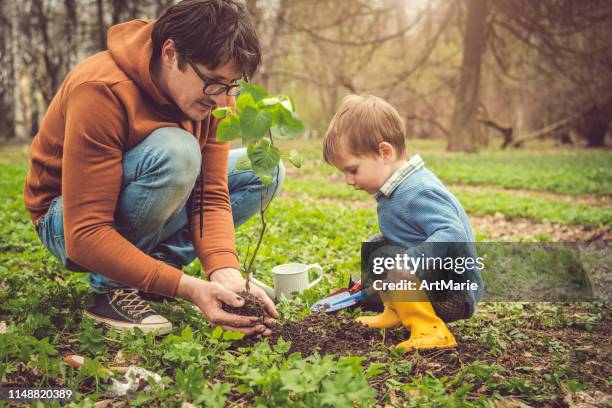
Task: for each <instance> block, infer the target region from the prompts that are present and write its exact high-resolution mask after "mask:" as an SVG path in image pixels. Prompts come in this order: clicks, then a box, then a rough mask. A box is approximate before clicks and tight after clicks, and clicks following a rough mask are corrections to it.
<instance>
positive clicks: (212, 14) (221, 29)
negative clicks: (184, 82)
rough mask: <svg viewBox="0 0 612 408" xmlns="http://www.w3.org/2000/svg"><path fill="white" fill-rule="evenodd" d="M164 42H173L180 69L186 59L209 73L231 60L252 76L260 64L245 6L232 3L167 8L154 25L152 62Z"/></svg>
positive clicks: (190, 1)
mask: <svg viewBox="0 0 612 408" xmlns="http://www.w3.org/2000/svg"><path fill="white" fill-rule="evenodd" d="M167 39H172V40H174V45H175V49H176V52H177V53H178V63H179V68H180V69H181V70H182V69H183V68H184V66H185V64H186V62H187V61H186V58H190V59H191V60H192V61H193V62H194V63H200V64H204V66H205V67H206V68H208V69H210V70H214V69H217V68H219V67H221V66H223V65H225V64H226V63H227V62H229V60H230V59H234V61H235V62H236V65H237V66H238V68H239V69H240V71H241V72H242V73H243V74H244V75H246V76H248V77H252V76H253V74H254V73H255V71H256V70H257V67H258V66H259V64H260V63H261V50H260V48H259V39H258V38H257V33H256V32H255V27H253V23H252V22H251V19H250V17H249V14H248V11H247V9H246V7H245V6H244V5H243V4H240V3H238V2H236V1H235V0H184V1H181V2H180V3H178V4H176V5H174V6H172V7H170V8H168V9H167V10H166V11H165V12H164V13H163V14H162V15H161V17H159V18H158V19H157V21H156V22H155V25H154V26H153V32H152V33H151V40H152V42H153V56H152V58H153V59H156V58H158V57H159V56H160V55H161V50H162V47H163V45H164V43H165V42H166V40H167Z"/></svg>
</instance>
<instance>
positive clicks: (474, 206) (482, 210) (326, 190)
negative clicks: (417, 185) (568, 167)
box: [283, 178, 612, 227]
mask: <svg viewBox="0 0 612 408" xmlns="http://www.w3.org/2000/svg"><path fill="white" fill-rule="evenodd" d="M450 190H451V192H452V193H453V194H455V196H456V197H457V198H458V199H459V201H460V202H461V204H462V205H463V207H464V208H465V210H466V211H467V212H468V213H469V214H475V215H487V214H496V213H501V214H504V215H505V216H507V217H509V218H527V219H530V220H533V221H537V222H554V223H559V224H568V225H572V224H573V225H592V226H598V225H603V226H606V227H611V226H612V208H606V207H601V208H600V207H591V206H588V205H586V204H581V203H574V202H567V201H559V200H553V199H548V198H541V197H532V196H524V195H517V194H514V193H511V192H502V191H491V190H487V189H486V188H483V190H482V191H473V190H469V189H466V188H462V187H457V186H452V187H451V188H450ZM283 191H285V192H287V193H290V194H299V195H304V196H308V197H311V198H312V199H316V198H330V199H337V200H370V201H373V200H374V198H373V197H371V196H369V195H368V194H367V193H365V192H363V191H358V190H355V189H354V188H352V187H350V186H348V185H345V184H342V183H338V182H336V183H333V182H329V181H326V180H325V179H324V178H317V179H298V178H293V179H289V180H288V181H287V183H286V184H285V185H284V187H283ZM373 205H375V204H373Z"/></svg>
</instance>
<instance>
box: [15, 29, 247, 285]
mask: <svg viewBox="0 0 612 408" xmlns="http://www.w3.org/2000/svg"><path fill="white" fill-rule="evenodd" d="M153 24H154V22H153V21H143V20H134V21H130V22H127V23H123V24H119V25H116V26H113V27H111V28H110V30H109V31H108V51H104V52H100V53H98V54H95V55H93V56H91V57H89V58H87V59H86V60H84V61H83V62H81V63H80V64H79V65H77V66H76V67H75V68H74V69H73V70H72V71H71V72H70V73H69V74H68V75H67V76H66V79H65V80H64V82H63V84H62V86H61V87H60V89H59V91H58V92H57V94H56V95H55V97H54V98H53V100H52V102H51V104H50V105H49V109H48V110H47V113H46V114H45V117H44V119H43V121H42V123H41V126H40V131H39V132H38V134H37V135H36V137H35V138H34V140H33V142H32V146H31V150H30V170H29V172H28V175H27V178H26V184H25V189H24V201H25V205H26V208H27V209H28V211H29V212H30V215H31V218H32V221H33V222H36V221H37V220H38V219H39V218H40V217H42V216H43V215H45V214H46V212H47V209H48V208H49V205H50V203H51V200H52V199H53V198H54V197H57V196H59V195H62V201H63V220H64V238H65V242H66V254H67V257H68V258H69V260H70V261H71V262H73V263H76V264H78V265H82V266H83V267H84V268H87V269H88V270H89V271H94V272H97V273H100V274H102V275H104V276H107V277H109V278H111V279H113V280H116V281H120V282H123V283H126V284H128V285H130V286H131V287H135V288H139V289H142V290H144V291H147V292H155V293H159V294H162V295H166V296H174V295H175V293H176V288H177V286H178V282H179V280H180V278H181V276H182V274H183V273H182V272H181V271H180V270H178V269H176V268H174V267H172V266H170V265H167V264H165V263H163V262H161V261H159V260H156V259H153V258H151V257H150V256H149V255H147V254H145V253H144V252H142V251H141V250H140V249H138V248H136V247H135V246H134V245H133V244H131V243H130V242H129V241H127V240H126V239H125V238H124V237H123V236H121V235H120V234H119V233H118V232H117V231H116V230H115V229H114V228H113V227H112V224H113V220H114V213H115V208H116V205H117V200H118V197H119V193H120V187H121V177H122V165H121V160H122V158H123V152H125V151H127V150H129V149H131V148H132V147H134V146H135V145H136V144H138V143H139V142H140V141H142V140H143V139H144V138H146V137H147V136H148V135H149V134H150V133H151V132H152V131H154V130H155V129H157V128H160V127H167V126H174V127H181V128H183V129H185V130H187V131H188V132H190V133H192V134H193V135H194V137H195V138H196V139H197V140H198V141H199V144H200V148H201V150H202V166H203V174H204V180H198V181H197V182H196V187H195V189H194V193H193V200H190V206H191V203H192V202H196V203H197V202H198V201H199V198H200V197H201V196H202V195H201V189H202V187H201V186H203V190H204V205H203V210H202V212H203V215H202V220H200V217H199V216H193V217H190V219H191V231H192V239H193V243H194V247H195V250H196V254H197V256H198V258H199V259H200V261H201V262H202V265H203V267H204V270H205V271H206V275H207V276H210V274H211V273H212V272H214V271H215V270H217V269H220V268H224V267H233V268H238V267H239V265H238V257H237V254H236V251H235V245H234V227H233V223H232V214H231V205H230V201H229V193H228V189H227V155H228V149H229V146H228V144H227V143H221V142H217V141H216V140H215V137H214V136H215V132H216V126H217V124H218V120H216V119H215V118H213V117H212V115H211V114H210V113H209V116H208V119H206V120H205V121H203V122H192V121H190V120H189V119H188V118H187V117H186V116H184V114H182V113H181V112H180V111H179V110H178V108H176V106H175V105H173V104H171V103H170V102H169V101H168V100H167V99H166V98H165V97H164V96H163V95H162V93H161V92H160V90H159V89H158V88H157V86H156V85H155V83H154V82H153V80H152V78H151V72H150V70H149V63H150V61H151V53H152V43H151V30H152V28H153ZM232 99H233V98H232ZM189 211H190V213H195V214H198V208H190V210H189ZM201 221H203V225H204V228H205V232H204V236H203V238H202V237H201V234H200V222H201Z"/></svg>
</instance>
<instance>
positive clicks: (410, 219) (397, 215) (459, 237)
mask: <svg viewBox="0 0 612 408" xmlns="http://www.w3.org/2000/svg"><path fill="white" fill-rule="evenodd" d="M415 158H417V159H418V160H420V157H418V156H416V157H413V159H411V161H414V159H415ZM401 171H402V170H401V169H400V170H399V171H398V172H401ZM404 173H406V172H405V171H404ZM408 173H409V174H408V175H407V176H403V178H402V176H401V175H400V176H401V177H399V178H398V177H397V176H395V177H394V179H395V183H393V185H392V186H391V188H389V186H388V185H386V187H387V188H386V189H385V188H384V187H383V188H382V189H381V191H385V193H386V194H383V193H382V192H379V193H378V194H377V195H376V200H377V201H378V208H377V212H378V222H379V225H380V230H381V232H382V234H383V236H384V237H385V238H386V239H387V240H389V241H392V242H393V243H397V244H400V245H402V246H408V247H410V249H409V250H408V254H409V255H411V256H420V255H421V254H424V255H425V256H440V255H442V256H444V254H441V253H440V248H443V247H445V246H444V245H434V244H428V243H436V242H442V243H444V242H446V243H448V242H467V243H469V244H467V245H464V246H462V252H464V253H465V251H467V252H468V254H469V256H470V257H473V258H474V259H476V257H477V253H476V246H475V245H474V235H473V233H472V227H471V225H470V221H469V219H468V216H467V214H466V212H465V210H464V209H463V207H462V205H461V204H460V203H459V200H457V198H455V196H454V195H453V194H452V193H451V192H450V191H449V190H448V189H447V188H446V187H445V186H444V184H443V183H442V182H441V181H440V179H439V178H438V177H436V175H435V174H433V173H432V172H431V171H429V170H428V169H427V168H425V167H423V164H422V162H421V166H420V167H417V168H416V169H413V171H409V172H408ZM422 243H426V244H425V245H420V244H422ZM433 252H436V253H435V254H434V253H433ZM422 272H423V271H422V270H417V271H416V273H417V276H419V277H421V276H422ZM461 279H469V280H470V282H475V283H477V284H478V290H477V291H468V293H467V301H468V303H469V304H470V316H471V315H472V314H473V313H474V310H475V308H476V303H477V302H478V301H479V300H480V298H481V297H482V292H483V282H482V276H481V272H480V270H479V269H478V268H477V267H476V268H472V269H468V270H466V271H465V272H464V273H463V274H462V276H461Z"/></svg>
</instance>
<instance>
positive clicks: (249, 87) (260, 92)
mask: <svg viewBox="0 0 612 408" xmlns="http://www.w3.org/2000/svg"><path fill="white" fill-rule="evenodd" d="M243 93H248V94H251V96H252V97H253V99H254V100H255V102H259V101H261V100H262V99H263V98H265V97H266V96H268V92H266V91H265V90H264V89H262V88H260V87H258V86H257V85H253V84H247V83H246V82H244V81H240V94H241V95H242V94H243Z"/></svg>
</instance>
